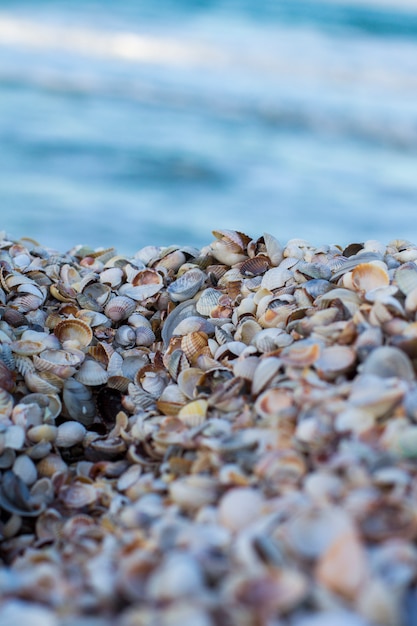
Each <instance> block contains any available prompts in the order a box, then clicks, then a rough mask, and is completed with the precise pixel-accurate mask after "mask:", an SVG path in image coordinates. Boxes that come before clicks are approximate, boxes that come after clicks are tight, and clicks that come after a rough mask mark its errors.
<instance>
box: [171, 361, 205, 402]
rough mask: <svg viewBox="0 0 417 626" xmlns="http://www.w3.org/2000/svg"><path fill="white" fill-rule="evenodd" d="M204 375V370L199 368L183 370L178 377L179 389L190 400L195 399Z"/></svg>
mask: <svg viewBox="0 0 417 626" xmlns="http://www.w3.org/2000/svg"><path fill="white" fill-rule="evenodd" d="M203 374H204V372H203V370H201V369H199V368H197V367H190V368H188V369H186V370H183V371H182V372H180V374H179V375H178V379H177V384H178V387H179V388H180V390H181V391H182V393H183V394H184V395H185V396H186V397H187V398H189V399H190V400H192V399H193V398H195V396H196V394H197V391H196V387H197V384H198V382H199V380H200V378H201V376H202V375H203Z"/></svg>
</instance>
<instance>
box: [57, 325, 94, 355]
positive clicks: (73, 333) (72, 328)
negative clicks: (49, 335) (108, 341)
mask: <svg viewBox="0 0 417 626" xmlns="http://www.w3.org/2000/svg"><path fill="white" fill-rule="evenodd" d="M54 334H55V335H56V337H58V339H59V341H60V342H61V343H62V344H64V343H65V342H71V344H73V345H74V346H78V347H80V348H85V347H87V346H88V345H89V344H90V343H91V340H92V339H93V331H92V330H91V328H90V326H89V325H88V324H86V323H85V322H83V321H82V320H79V319H75V318H74V319H66V320H62V321H61V322H59V323H58V324H57V325H56V326H55V328H54Z"/></svg>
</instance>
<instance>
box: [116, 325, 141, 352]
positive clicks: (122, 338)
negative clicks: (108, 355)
mask: <svg viewBox="0 0 417 626" xmlns="http://www.w3.org/2000/svg"><path fill="white" fill-rule="evenodd" d="M114 340H115V342H116V343H117V344H119V346H123V347H132V346H134V345H135V342H136V333H135V329H134V328H132V327H131V326H128V325H127V324H123V326H119V328H118V329H117V330H116V334H115V335H114Z"/></svg>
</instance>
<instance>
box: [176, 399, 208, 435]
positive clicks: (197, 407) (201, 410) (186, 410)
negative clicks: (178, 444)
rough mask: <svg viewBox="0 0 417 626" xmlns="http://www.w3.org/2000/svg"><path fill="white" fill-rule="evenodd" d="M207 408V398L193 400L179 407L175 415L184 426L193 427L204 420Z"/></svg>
mask: <svg viewBox="0 0 417 626" xmlns="http://www.w3.org/2000/svg"><path fill="white" fill-rule="evenodd" d="M207 408H208V402H207V400H193V401H192V402H189V403H188V404H185V405H184V406H183V407H181V409H180V410H179V412H178V415H177V416H178V419H180V420H181V422H183V423H184V424H185V425H186V426H190V427H191V428H194V427H195V426H200V425H201V424H202V423H203V422H204V421H205V420H206V417H207Z"/></svg>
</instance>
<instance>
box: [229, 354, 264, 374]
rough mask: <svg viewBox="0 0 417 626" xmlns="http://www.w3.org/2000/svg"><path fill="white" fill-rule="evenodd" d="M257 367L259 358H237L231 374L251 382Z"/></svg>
mask: <svg viewBox="0 0 417 626" xmlns="http://www.w3.org/2000/svg"><path fill="white" fill-rule="evenodd" d="M258 365H259V357H257V356H248V357H244V358H242V357H239V358H237V359H236V360H235V361H234V362H233V374H234V375H235V376H238V377H240V378H245V379H246V380H252V379H253V376H254V374H255V370H256V368H257V367H258Z"/></svg>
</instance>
